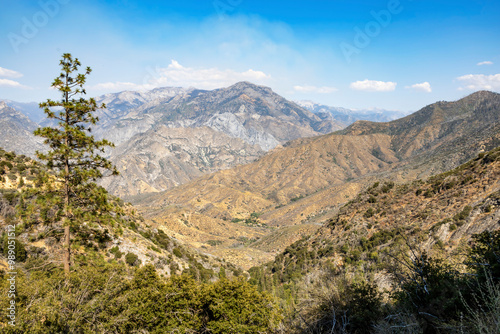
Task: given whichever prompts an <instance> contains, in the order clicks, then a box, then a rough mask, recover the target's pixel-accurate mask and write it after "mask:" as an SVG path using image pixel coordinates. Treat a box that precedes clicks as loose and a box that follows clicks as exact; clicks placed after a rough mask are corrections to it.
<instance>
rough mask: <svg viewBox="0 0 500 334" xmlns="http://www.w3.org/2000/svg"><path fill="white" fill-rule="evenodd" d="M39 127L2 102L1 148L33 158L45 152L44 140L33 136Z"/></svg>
mask: <svg viewBox="0 0 500 334" xmlns="http://www.w3.org/2000/svg"><path fill="white" fill-rule="evenodd" d="M36 128H37V125H36V124H35V123H34V122H32V121H31V120H30V119H29V118H28V117H26V116H25V115H23V114H22V113H21V112H20V111H18V110H16V109H14V108H11V107H9V106H8V105H7V104H6V103H5V102H3V101H0V133H1V134H2V135H1V136H0V147H3V148H4V149H6V150H8V151H15V152H16V153H18V154H25V155H30V156H33V155H34V153H35V151H36V150H43V149H44V146H43V140H42V139H41V138H37V137H35V136H34V135H33V131H34V130H35V129H36Z"/></svg>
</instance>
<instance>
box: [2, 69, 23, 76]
mask: <svg viewBox="0 0 500 334" xmlns="http://www.w3.org/2000/svg"><path fill="white" fill-rule="evenodd" d="M22 76H23V75H22V74H21V73H19V72H16V71H13V70H9V69H6V68H3V67H0V77H3V78H20V77H22Z"/></svg>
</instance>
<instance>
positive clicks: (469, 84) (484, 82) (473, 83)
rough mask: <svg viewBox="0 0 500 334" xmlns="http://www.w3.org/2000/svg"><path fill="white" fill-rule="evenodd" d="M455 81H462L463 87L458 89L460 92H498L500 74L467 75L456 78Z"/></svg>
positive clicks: (499, 88)
mask: <svg viewBox="0 0 500 334" xmlns="http://www.w3.org/2000/svg"><path fill="white" fill-rule="evenodd" d="M457 80H459V81H462V82H463V83H464V84H465V86H464V87H460V88H459V89H460V90H463V89H470V90H481V89H486V90H500V73H498V74H492V75H485V74H467V75H463V76H461V77H458V78H457Z"/></svg>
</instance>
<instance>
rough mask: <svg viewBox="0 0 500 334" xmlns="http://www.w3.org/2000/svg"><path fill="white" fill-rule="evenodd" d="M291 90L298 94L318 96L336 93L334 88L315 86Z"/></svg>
mask: <svg viewBox="0 0 500 334" xmlns="http://www.w3.org/2000/svg"><path fill="white" fill-rule="evenodd" d="M293 89H294V90H295V91H297V92H300V93H319V94H329V93H333V92H336V91H337V90H338V89H337V88H335V87H326V86H323V87H316V86H309V85H306V86H293Z"/></svg>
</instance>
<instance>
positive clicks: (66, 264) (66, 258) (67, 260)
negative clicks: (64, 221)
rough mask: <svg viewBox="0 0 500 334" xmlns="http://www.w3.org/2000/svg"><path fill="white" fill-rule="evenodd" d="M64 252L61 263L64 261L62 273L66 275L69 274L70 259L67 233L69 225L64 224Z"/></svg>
mask: <svg viewBox="0 0 500 334" xmlns="http://www.w3.org/2000/svg"><path fill="white" fill-rule="evenodd" d="M63 248H64V254H63V263H64V273H65V274H66V275H68V274H69V266H70V260H71V244H70V235H69V225H67V226H64V245H63Z"/></svg>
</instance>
